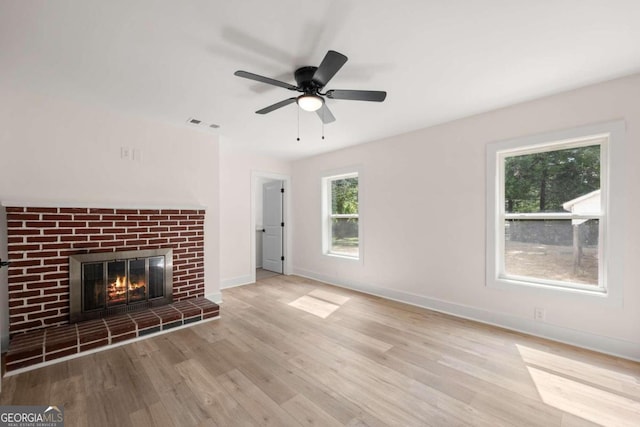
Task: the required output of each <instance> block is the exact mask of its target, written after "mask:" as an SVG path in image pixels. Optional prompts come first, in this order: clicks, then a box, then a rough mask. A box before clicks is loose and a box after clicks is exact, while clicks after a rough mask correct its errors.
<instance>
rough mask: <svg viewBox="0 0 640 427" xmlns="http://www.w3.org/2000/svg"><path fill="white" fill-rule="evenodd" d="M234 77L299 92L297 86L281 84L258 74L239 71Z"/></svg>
mask: <svg viewBox="0 0 640 427" xmlns="http://www.w3.org/2000/svg"><path fill="white" fill-rule="evenodd" d="M233 75H235V76H238V77H244V78H245V79H249V80H255V81H258V82H262V83H266V84H269V85H274V86H280V87H283V88H285V89H289V90H298V88H297V87H296V86H293V85H290V84H289V83H285V82H281V81H280V80H276V79H270V78H269V77H264V76H260V75H258V74H253V73H249V72H248V71H242V70H238V71H236V72H235V73H233Z"/></svg>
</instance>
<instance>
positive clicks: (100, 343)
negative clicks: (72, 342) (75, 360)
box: [80, 339, 109, 352]
mask: <svg viewBox="0 0 640 427" xmlns="http://www.w3.org/2000/svg"><path fill="white" fill-rule="evenodd" d="M107 345H109V339H103V340H98V341H92V342H89V343H86V344H81V345H80V351H81V352H82V351H87V350H93V349H94V348H99V347H105V346H107Z"/></svg>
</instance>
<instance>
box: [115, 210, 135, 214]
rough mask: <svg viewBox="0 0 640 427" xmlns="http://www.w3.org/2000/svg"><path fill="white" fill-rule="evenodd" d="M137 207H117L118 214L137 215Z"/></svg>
mask: <svg viewBox="0 0 640 427" xmlns="http://www.w3.org/2000/svg"><path fill="white" fill-rule="evenodd" d="M137 213H138V210H137V209H116V214H121V215H122V214H124V215H137Z"/></svg>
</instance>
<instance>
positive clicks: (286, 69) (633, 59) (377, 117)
mask: <svg viewBox="0 0 640 427" xmlns="http://www.w3.org/2000/svg"><path fill="white" fill-rule="evenodd" d="M639 19H640V1H637V0H628V1H623V0H537V1H534V0H483V1H473V0H446V1H445V0H415V1H414V0H402V1H390V0H387V1H385V0H352V1H348V0H333V1H323V0H315V1H310V0H271V1H265V0H237V1H232V0H209V1H204V0H180V1H175V0H153V1H152V0H145V1H143V0H127V1H123V0H117V1H114V0H109V1H105V0H99V1H95V0H73V1H72V0H55V1H52V0H40V1H38V0H29V1H18V0H0V83H4V84H10V85H12V86H15V87H24V88H26V89H28V90H33V91H42V92H45V93H46V94H48V95H51V96H64V97H68V98H71V99H75V100H78V101H80V102H83V103H87V104H91V105H98V106H100V107H102V108H108V109H116V110H119V111H122V112H124V113H126V114H132V115H137V116H142V117H147V118H151V119H154V120H161V121H164V122H168V123H173V124H176V125H178V126H185V127H187V126H188V125H187V124H185V122H186V120H187V118H189V117H196V118H198V119H201V120H203V121H205V122H208V123H215V124H219V125H220V126H221V128H220V129H219V130H217V131H213V132H214V133H217V134H219V135H221V137H222V139H223V140H224V141H227V142H228V143H229V144H231V145H234V146H238V147H241V148H246V149H251V150H255V151H258V152H260V153H262V154H268V155H272V156H278V157H282V158H288V159H293V158H300V157H304V156H308V155H312V154H316V153H321V152H325V151H330V150H334V149H337V148H341V147H345V146H349V145H354V144H359V143H363V142H368V141H372V140H376V139H379V138H382V137H386V136H391V135H396V134H400V133H404V132H408V131H411V130H415V129H419V128H423V127H427V126H431V125H434V124H438V123H443V122H446V121H450V120H453V119H457V118H461V117H465V116H469V115H473V114H477V113H481V112H485V111H489V110H492V109H495V108H499V107H503V106H507V105H510V104H514V103H518V102H522V101H526V100H529V99H533V98H538V97H541V96H544V95H549V94H553V93H557V92H561V91H565V90H568V89H572V88H576V87H580V86H584V85H588V84H591V83H595V82H599V81H604V80H608V79H612V78H616V77H620V76H623V75H628V74H632V73H636V72H639V71H640V43H639V42H638V41H639V40H640V25H639V24H638V22H639ZM329 49H332V50H336V51H338V52H341V53H343V54H345V55H346V56H348V57H349V61H348V62H347V63H346V65H345V66H344V67H343V68H342V70H340V71H339V72H338V74H337V75H336V76H335V77H334V78H333V80H332V81H331V82H330V83H329V84H328V85H327V87H326V88H325V89H363V90H367V89H369V90H386V91H387V92H388V96H387V100H386V101H385V102H383V103H368V102H358V101H338V100H328V101H327V105H328V106H329V107H330V108H331V110H332V111H333V114H334V115H335V117H336V118H337V121H336V122H335V123H332V124H330V125H327V126H326V127H325V130H324V131H325V135H326V139H325V140H324V141H323V140H321V138H320V136H321V132H322V126H321V122H320V120H319V119H318V118H317V116H316V115H315V113H307V112H304V111H301V112H300V137H301V141H299V142H298V141H296V136H297V123H298V122H297V120H298V110H297V106H296V105H295V104H292V105H289V106H287V107H284V108H282V109H280V110H277V111H275V112H273V113H270V114H268V115H257V114H254V111H256V110H258V109H260V108H263V107H266V106H268V105H271V104H273V103H275V102H277V101H280V100H283V99H285V98H288V97H290V96H291V92H289V91H287V90H285V89H282V88H278V87H272V86H268V85H264V84H260V83H257V82H253V81H250V80H246V79H241V78H238V77H235V76H234V75H233V72H234V71H236V70H238V69H242V70H246V71H250V72H253V73H257V74H261V75H264V76H268V77H272V78H276V79H280V80H284V81H287V82H290V83H295V82H294V80H293V71H294V70H295V69H296V68H298V67H300V66H302V65H314V66H317V65H319V63H320V61H321V60H322V58H323V57H324V55H325V53H326V52H327V50H329Z"/></svg>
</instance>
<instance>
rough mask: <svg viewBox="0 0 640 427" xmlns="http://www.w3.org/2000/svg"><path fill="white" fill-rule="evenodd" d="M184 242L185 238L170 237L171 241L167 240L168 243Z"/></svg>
mask: <svg viewBox="0 0 640 427" xmlns="http://www.w3.org/2000/svg"><path fill="white" fill-rule="evenodd" d="M186 241H187V238H186V237H172V238H171V239H169V242H170V243H183V242H186Z"/></svg>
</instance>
